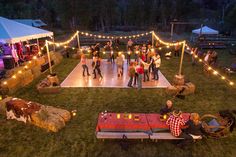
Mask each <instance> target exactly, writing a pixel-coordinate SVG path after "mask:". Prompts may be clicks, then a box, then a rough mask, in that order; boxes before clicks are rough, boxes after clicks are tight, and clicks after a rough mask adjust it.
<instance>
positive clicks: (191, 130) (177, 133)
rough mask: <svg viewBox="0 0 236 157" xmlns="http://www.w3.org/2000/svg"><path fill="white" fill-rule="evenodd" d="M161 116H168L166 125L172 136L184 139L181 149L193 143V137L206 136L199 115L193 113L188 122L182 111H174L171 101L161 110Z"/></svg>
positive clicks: (180, 145)
mask: <svg viewBox="0 0 236 157" xmlns="http://www.w3.org/2000/svg"><path fill="white" fill-rule="evenodd" d="M160 114H161V116H166V115H168V118H167V119H166V124H167V125H168V126H169V129H170V132H171V134H172V135H173V136H174V137H178V138H183V139H184V140H183V141H182V142H180V143H179V144H178V146H179V147H181V148H183V147H184V146H186V145H188V144H190V143H192V142H193V136H202V135H203V134H204V128H203V127H202V123H201V121H200V116H199V114H198V113H191V114H190V117H189V120H188V121H186V120H185V119H184V118H183V116H182V111H180V110H173V103H172V101H171V100H167V102H166V105H165V107H164V108H162V109H161V110H160Z"/></svg>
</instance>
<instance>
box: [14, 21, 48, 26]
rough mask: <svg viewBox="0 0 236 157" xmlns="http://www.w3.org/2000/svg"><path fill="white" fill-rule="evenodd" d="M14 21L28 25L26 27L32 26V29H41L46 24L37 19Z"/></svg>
mask: <svg viewBox="0 0 236 157" xmlns="http://www.w3.org/2000/svg"><path fill="white" fill-rule="evenodd" d="M14 21H16V22H19V23H22V24H25V25H28V26H33V27H42V26H47V24H46V23H44V22H43V21H42V20H40V19H37V20H33V19H14Z"/></svg>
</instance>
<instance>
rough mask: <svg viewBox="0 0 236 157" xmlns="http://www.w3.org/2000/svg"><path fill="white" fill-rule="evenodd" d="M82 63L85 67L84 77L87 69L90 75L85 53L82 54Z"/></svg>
mask: <svg viewBox="0 0 236 157" xmlns="http://www.w3.org/2000/svg"><path fill="white" fill-rule="evenodd" d="M81 64H82V67H83V77H85V71H86V72H87V76H90V74H89V70H88V66H87V58H86V56H85V54H84V53H82V54H81Z"/></svg>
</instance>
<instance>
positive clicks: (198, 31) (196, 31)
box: [192, 26, 219, 35]
mask: <svg viewBox="0 0 236 157" xmlns="http://www.w3.org/2000/svg"><path fill="white" fill-rule="evenodd" d="M192 33H194V34H205V35H214V34H219V31H217V30H214V29H212V28H210V27H207V26H204V27H202V30H201V28H199V29H194V30H192Z"/></svg>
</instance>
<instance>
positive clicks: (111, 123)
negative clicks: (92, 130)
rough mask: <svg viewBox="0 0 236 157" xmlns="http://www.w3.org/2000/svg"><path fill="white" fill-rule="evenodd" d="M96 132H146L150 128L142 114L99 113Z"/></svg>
mask: <svg viewBox="0 0 236 157" xmlns="http://www.w3.org/2000/svg"><path fill="white" fill-rule="evenodd" d="M96 131H113V132H114V131H117V132H119V131H120V132H121V131H122V132H126V131H127V132H147V131H150V127H149V125H148V122H147V118H146V115H145V114H143V113H100V114H99V117H98V124H97V129H96Z"/></svg>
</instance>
